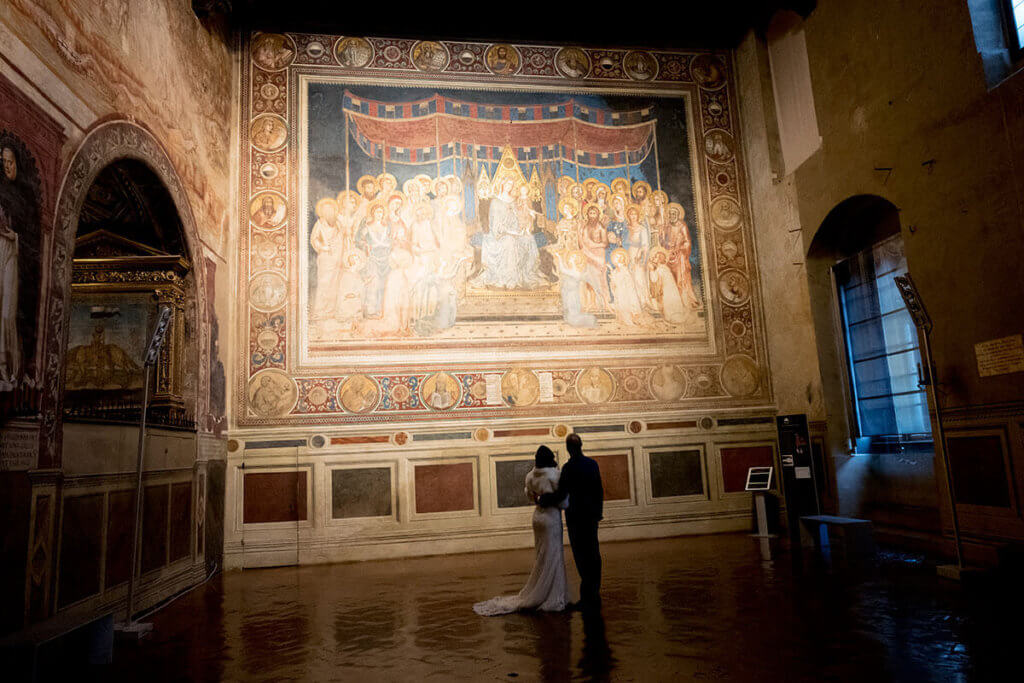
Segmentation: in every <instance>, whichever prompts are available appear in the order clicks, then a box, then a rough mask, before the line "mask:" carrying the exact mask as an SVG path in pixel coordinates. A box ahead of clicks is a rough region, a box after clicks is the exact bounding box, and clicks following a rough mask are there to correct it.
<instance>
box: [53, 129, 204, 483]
mask: <svg viewBox="0 0 1024 683" xmlns="http://www.w3.org/2000/svg"><path fill="white" fill-rule="evenodd" d="M111 168H114V169H116V168H120V169H126V168H127V169H135V170H138V169H140V168H145V169H146V174H149V175H150V176H151V177H152V178H153V179H155V181H156V182H157V183H158V184H159V185H160V186H161V187H162V191H163V192H164V193H165V195H166V197H167V200H168V204H167V206H166V207H165V208H166V210H167V212H168V213H169V212H171V211H173V213H174V214H175V216H176V220H177V226H178V228H177V229H178V230H179V233H180V237H178V238H177V239H178V241H179V243H180V247H181V250H182V252H183V253H182V254H181V256H182V257H183V259H184V260H185V261H186V262H187V263H188V272H187V278H189V279H190V280H191V282H190V283H189V290H190V292H191V295H192V297H193V301H194V307H193V311H192V313H191V315H192V316H193V319H194V321H195V330H194V334H191V335H189V336H188V337H187V338H186V339H185V340H184V343H185V344H186V347H185V349H184V351H185V353H186V354H188V355H190V356H191V357H192V358H196V359H198V363H197V364H196V370H195V372H196V377H195V408H194V414H195V416H196V419H197V420H201V418H202V417H203V416H204V415H205V414H206V412H207V403H208V397H209V321H208V319H207V318H208V316H207V310H208V302H207V300H206V292H207V289H206V273H205V268H204V267H203V264H204V260H203V253H202V247H201V245H200V242H199V236H198V230H197V227H196V223H195V218H194V216H193V214H192V211H191V209H190V207H189V203H188V200H187V195H186V193H185V190H184V186H183V185H182V183H181V180H180V179H179V178H178V175H177V173H176V172H175V170H174V168H173V166H172V164H171V161H170V159H169V158H168V156H167V153H166V152H165V151H164V149H163V147H162V146H161V145H160V143H159V142H158V141H157V140H156V138H154V137H153V135H152V134H151V133H150V132H149V131H147V130H146V129H145V128H142V127H140V126H138V125H136V124H134V123H132V122H129V121H123V120H116V121H107V122H104V123H101V124H99V125H97V126H96V127H94V128H93V129H92V130H90V131H89V133H88V134H87V135H86V137H85V139H84V140H83V141H82V143H81V144H80V145H79V148H78V149H77V151H76V152H75V154H74V156H73V157H72V159H71V161H70V163H69V166H68V170H67V172H66V174H65V176H64V180H63V183H62V185H61V189H60V193H59V199H58V202H57V209H56V213H55V219H54V220H55V229H54V242H55V243H54V246H53V250H52V259H51V261H50V265H49V278H48V283H49V284H48V285H47V299H48V304H47V309H46V319H45V329H46V333H45V336H46V340H47V342H46V347H45V351H44V354H43V358H44V363H45V372H44V377H45V386H44V388H43V426H42V430H41V434H40V467H60V453H61V447H62V444H61V437H62V434H61V429H60V425H61V423H62V420H61V415H62V411H63V405H62V399H63V378H64V364H65V358H66V356H67V351H68V324H69V319H70V303H71V285H72V263H73V258H74V254H75V247H76V242H75V240H76V237H77V236H78V235H77V232H78V227H79V224H80V222H81V219H82V212H83V208H84V207H86V205H87V199H88V197H89V192H90V190H91V189H93V187H94V185H95V183H96V181H97V178H100V177H101V174H102V173H104V171H105V169H111ZM108 172H109V171H108ZM101 180H102V179H101Z"/></svg>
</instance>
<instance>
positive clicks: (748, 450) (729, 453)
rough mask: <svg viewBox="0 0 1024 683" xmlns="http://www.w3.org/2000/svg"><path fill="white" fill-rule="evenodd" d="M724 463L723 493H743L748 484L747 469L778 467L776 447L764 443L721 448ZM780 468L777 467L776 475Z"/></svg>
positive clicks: (721, 457) (720, 453)
mask: <svg viewBox="0 0 1024 683" xmlns="http://www.w3.org/2000/svg"><path fill="white" fill-rule="evenodd" d="M719 458H720V459H721V463H722V493H743V492H744V489H745V488H746V486H747V470H749V469H750V468H751V467H771V466H775V467H776V468H777V467H778V465H777V463H776V462H775V447H774V446H773V445H771V444H764V445H737V446H729V447H723V448H721V449H719ZM778 472H779V470H778V469H776V475H778Z"/></svg>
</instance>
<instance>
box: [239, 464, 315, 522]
mask: <svg viewBox="0 0 1024 683" xmlns="http://www.w3.org/2000/svg"><path fill="white" fill-rule="evenodd" d="M307 486H308V482H307V481H306V472H246V473H245V478H244V480H243V484H242V491H243V496H244V498H243V506H242V507H243V512H242V519H243V520H244V522H245V523H246V524H265V523H268V522H299V521H305V520H306V496H307V493H306V490H307Z"/></svg>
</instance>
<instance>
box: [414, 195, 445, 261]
mask: <svg viewBox="0 0 1024 683" xmlns="http://www.w3.org/2000/svg"><path fill="white" fill-rule="evenodd" d="M413 212H414V214H415V217H414V219H413V223H412V259H413V279H414V280H415V281H419V280H422V279H423V278H425V277H427V276H428V275H429V274H431V273H433V271H434V269H435V268H436V267H437V262H438V259H439V258H440V251H441V244H440V240H439V239H438V235H437V231H436V230H435V229H434V221H433V218H434V207H433V206H431V205H430V204H429V203H427V202H424V201H421V202H419V203H418V204H416V206H415V207H414V208H413Z"/></svg>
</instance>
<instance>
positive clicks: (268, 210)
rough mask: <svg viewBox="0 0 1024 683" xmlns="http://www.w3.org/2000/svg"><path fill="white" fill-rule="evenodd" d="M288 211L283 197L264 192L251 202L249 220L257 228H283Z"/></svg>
mask: <svg viewBox="0 0 1024 683" xmlns="http://www.w3.org/2000/svg"><path fill="white" fill-rule="evenodd" d="M286 209H287V207H286V206H285V202H284V198H283V197H281V195H279V194H277V193H275V192H262V193H260V194H258V195H256V196H255V197H253V198H252V201H251V202H249V220H250V221H252V224H253V225H255V226H256V227H257V228H261V229H263V230H273V229H274V228H278V227H281V224H282V223H283V222H284V218H285V212H286Z"/></svg>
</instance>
